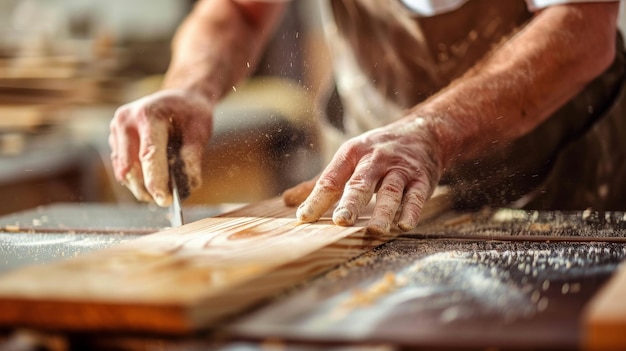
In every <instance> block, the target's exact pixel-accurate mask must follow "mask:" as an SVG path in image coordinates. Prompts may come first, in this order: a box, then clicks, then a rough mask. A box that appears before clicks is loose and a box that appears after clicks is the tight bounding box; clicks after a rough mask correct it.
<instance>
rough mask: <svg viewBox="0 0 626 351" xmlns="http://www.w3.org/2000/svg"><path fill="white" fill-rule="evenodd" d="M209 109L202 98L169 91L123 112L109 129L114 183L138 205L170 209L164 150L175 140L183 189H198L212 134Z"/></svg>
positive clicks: (152, 96) (211, 111) (120, 110)
mask: <svg viewBox="0 0 626 351" xmlns="http://www.w3.org/2000/svg"><path fill="white" fill-rule="evenodd" d="M213 107H214V106H213V103H212V102H211V101H209V100H208V99H207V98H206V97H204V96H203V95H200V94H197V93H192V92H190V91H187V90H182V89H168V90H162V91H159V92H157V93H154V94H151V95H148V96H146V97H143V98H141V99H139V100H136V101H134V102H131V103H129V104H126V105H124V106H121V107H120V108H118V109H117V111H116V112H115V116H114V117H113V120H112V121H111V124H110V135H109V145H110V147H111V151H112V152H111V162H112V164H113V171H114V174H115V178H116V179H117V181H119V182H120V183H121V184H123V185H124V186H126V187H127V188H128V189H129V190H130V191H131V192H132V193H133V195H134V196H135V197H136V198H137V199H138V200H140V201H146V202H155V203H156V204H157V205H159V206H168V205H169V204H170V203H171V202H172V194H171V190H170V188H169V162H168V146H170V144H171V142H172V140H179V141H180V143H181V145H180V151H179V153H178V157H180V160H179V161H182V162H180V163H181V164H182V168H183V169H182V173H183V175H184V176H183V177H182V178H185V179H186V183H187V184H183V187H184V188H186V189H187V190H188V191H192V190H194V189H197V188H198V187H200V185H201V183H202V175H201V160H202V153H203V151H204V148H205V146H206V143H207V142H208V140H209V138H210V137H211V133H212V128H213Z"/></svg>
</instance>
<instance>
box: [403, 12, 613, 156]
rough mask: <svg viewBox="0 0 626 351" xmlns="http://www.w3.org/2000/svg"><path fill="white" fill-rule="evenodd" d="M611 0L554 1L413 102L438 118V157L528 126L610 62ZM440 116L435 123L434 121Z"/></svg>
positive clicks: (473, 150)
mask: <svg viewBox="0 0 626 351" xmlns="http://www.w3.org/2000/svg"><path fill="white" fill-rule="evenodd" d="M617 4H618V3H595V4H578V5H562V6H553V7H550V8H548V9H546V10H544V11H543V12H541V13H539V14H537V15H536V16H535V17H534V18H533V19H532V21H531V22H530V23H529V24H528V25H527V26H526V27H525V28H524V29H522V30H521V31H519V32H518V33H516V34H515V35H514V36H512V37H511V38H509V40H507V41H506V42H505V43H504V44H502V45H501V46H500V47H498V48H497V49H495V50H494V51H493V53H492V54H491V55H490V56H489V57H487V58H486V59H485V60H484V61H483V62H481V63H480V64H478V65H477V66H476V67H475V68H474V69H472V70H471V71H469V72H467V73H466V74H465V75H464V76H462V77H461V78H459V79H458V80H456V81H455V82H453V83H452V84H450V86H448V87H447V88H445V89H444V90H442V91H441V92H439V93H438V94H436V95H435V96H433V97H431V98H430V99H428V100H427V101H426V102H424V103H422V104H420V105H418V106H416V107H415V108H414V109H413V110H412V114H411V115H412V116H430V117H431V118H433V119H434V120H436V121H437V122H436V123H434V125H435V126H436V127H435V129H436V134H437V135H438V139H439V141H440V143H441V147H442V157H443V162H444V165H450V163H454V162H455V161H459V160H466V159H472V158H474V157H477V156H480V155H481V154H482V153H484V152H488V151H489V150H491V149H493V148H497V147H500V146H503V145H506V144H507V143H509V142H510V141H512V140H514V139H516V138H518V137H520V136H522V135H524V134H525V133H528V132H529V131H531V130H532V129H533V128H535V127H537V126H538V125H539V124H541V123H542V122H543V121H545V119H546V118H548V117H549V116H550V115H551V114H552V113H553V112H555V111H556V110H557V109H558V108H559V107H561V106H562V105H563V104H564V103H566V102H567V101H568V100H569V99H571V98H572V97H573V96H575V95H576V94H577V93H578V92H580V91H581V90H582V89H583V88H584V86H585V85H586V84H587V83H588V82H590V81H591V80H592V79H593V78H595V77H597V76H598V75H599V74H601V73H602V72H603V71H604V70H605V69H606V68H607V67H608V66H609V65H610V63H611V62H612V60H613V56H614V50H615V48H614V44H615V33H616V17H617V11H618V5H617ZM439 122H442V123H439Z"/></svg>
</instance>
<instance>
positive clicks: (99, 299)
mask: <svg viewBox="0 0 626 351" xmlns="http://www.w3.org/2000/svg"><path fill="white" fill-rule="evenodd" d="M430 203H431V204H436V205H437V206H432V205H431V206H430V207H428V206H427V207H428V208H425V213H424V215H423V219H426V218H427V217H431V216H433V215H436V213H437V212H438V209H440V208H445V205H444V204H445V203H446V202H445V201H443V202H441V201H431V202H430ZM433 208H436V209H433ZM366 220H367V216H365V217H364V218H363V219H361V220H359V221H358V222H357V223H356V225H355V226H353V227H340V226H335V225H334V224H332V221H331V220H330V218H328V217H324V218H322V219H321V220H320V221H319V222H317V223H313V224H299V223H297V222H296V220H295V208H288V207H285V206H284V205H283V203H282V200H280V199H272V200H267V201H262V202H259V203H256V204H252V205H249V206H246V207H244V208H242V209H239V210H236V211H233V212H230V213H227V214H224V215H221V216H219V217H213V218H206V219H203V220H199V221H196V222H193V223H189V224H186V225H184V226H182V227H178V228H172V229H169V230H164V231H162V232H159V233H155V234H151V235H147V236H145V237H142V238H139V239H135V240H132V241H128V242H126V243H123V244H121V245H119V246H116V247H113V248H109V249H106V250H102V251H98V252H95V253H92V254H89V255H85V256H80V257H76V258H74V259H71V260H67V261H61V262H57V263H55V264H51V265H39V266H31V267H26V268H23V269H19V270H17V271H14V272H10V273H8V274H6V275H4V276H2V277H0V311H2V312H1V313H0V325H6V326H20V325H24V326H32V327H38V328H50V329H61V330H82V331H126V332H128V331H136V332H158V333H168V334H186V333H190V332H193V331H196V330H200V329H205V328H208V327H209V326H211V325H212V324H214V323H215V322H216V321H219V320H220V318H222V317H225V316H228V315H232V314H234V313H237V312H239V311H242V309H244V308H246V307H250V306H252V305H255V304H257V303H259V302H260V301H262V300H263V299H265V298H267V297H269V296H271V295H272V294H275V293H277V292H279V291H281V290H282V289H284V288H286V287H289V286H292V285H294V284H296V283H298V282H301V281H303V280H305V279H307V278H310V277H312V276H315V275H317V274H319V273H321V272H323V271H325V270H328V269H329V268H332V267H333V266H336V265H337V264H339V263H341V262H343V261H345V260H346V259H349V258H352V257H355V256H357V255H359V254H361V253H362V252H364V251H365V250H368V249H370V248H372V247H374V246H377V245H379V244H381V243H383V242H385V241H387V240H389V239H391V238H392V237H393V234H392V235H389V236H387V237H372V236H369V235H368V234H367V233H366V231H365V229H364V225H365V223H366Z"/></svg>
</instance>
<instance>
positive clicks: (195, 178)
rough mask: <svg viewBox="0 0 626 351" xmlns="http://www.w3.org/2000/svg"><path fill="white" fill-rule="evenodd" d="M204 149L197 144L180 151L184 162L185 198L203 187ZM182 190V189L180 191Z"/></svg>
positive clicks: (189, 145)
mask: <svg viewBox="0 0 626 351" xmlns="http://www.w3.org/2000/svg"><path fill="white" fill-rule="evenodd" d="M203 152H204V148H203V147H201V146H199V145H197V144H186V145H184V146H183V147H182V148H181V150H180V158H181V159H182V161H183V172H184V178H185V185H184V187H185V189H183V190H182V191H181V194H185V195H183V197H187V196H189V194H191V192H192V191H193V190H196V189H198V188H200V186H202V153H203ZM179 190H180V189H179Z"/></svg>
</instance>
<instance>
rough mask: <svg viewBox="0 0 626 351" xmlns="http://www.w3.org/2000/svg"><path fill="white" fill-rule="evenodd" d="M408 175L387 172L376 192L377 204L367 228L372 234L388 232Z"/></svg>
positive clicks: (400, 200)
mask: <svg viewBox="0 0 626 351" xmlns="http://www.w3.org/2000/svg"><path fill="white" fill-rule="evenodd" d="M406 183H407V180H406V177H405V176H403V175H402V173H401V172H398V171H390V172H389V173H387V175H386V176H385V178H384V179H383V181H382V182H381V185H380V188H379V189H378V192H377V193H376V206H374V212H373V213H372V218H371V219H370V221H369V223H368V224H367V230H368V231H369V232H370V233H372V234H378V235H384V234H388V233H389V231H390V229H391V224H392V223H393V220H394V218H395V217H396V213H397V212H398V208H399V207H400V204H401V202H402V197H403V193H404V187H405V186H406Z"/></svg>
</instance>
